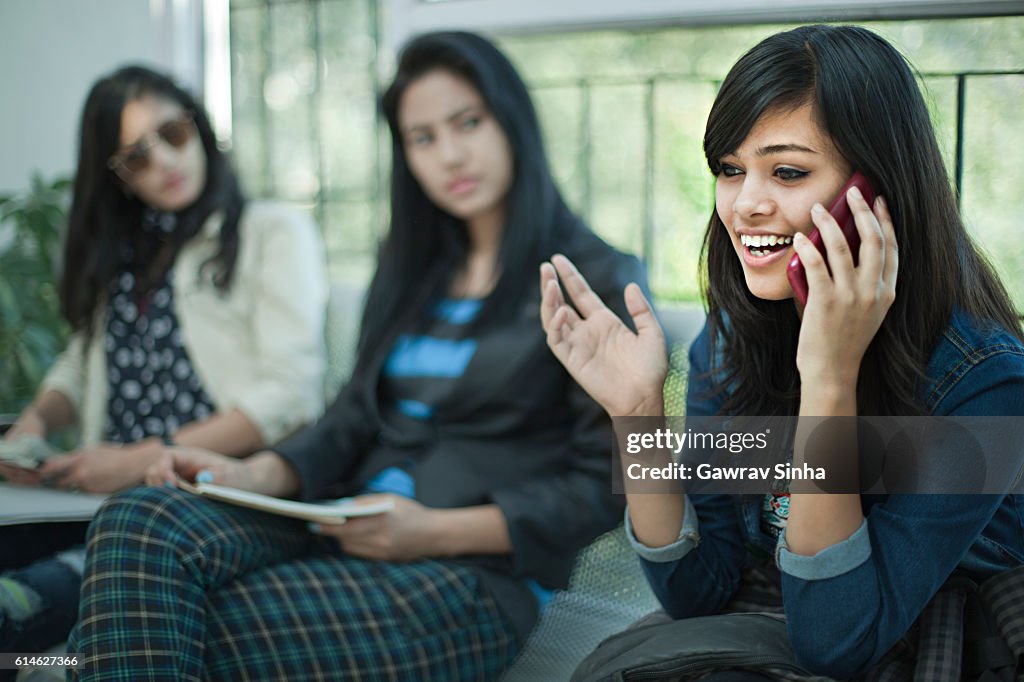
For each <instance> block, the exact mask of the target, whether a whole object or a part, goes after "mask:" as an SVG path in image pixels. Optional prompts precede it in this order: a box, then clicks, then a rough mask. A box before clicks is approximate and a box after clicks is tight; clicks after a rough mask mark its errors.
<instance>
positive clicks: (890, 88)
mask: <svg viewBox="0 0 1024 682" xmlns="http://www.w3.org/2000/svg"><path fill="white" fill-rule="evenodd" d="M704 149H705V153H706V156H707V161H708V165H709V167H710V169H711V172H712V173H713V174H714V176H715V178H716V195H715V199H716V201H715V210H714V212H713V213H712V215H711V218H710V220H709V223H708V227H707V232H706V234H705V240H704V252H703V265H704V267H706V272H705V275H706V278H707V279H706V282H707V285H706V290H705V295H706V299H707V306H708V319H707V324H706V326H705V328H704V330H703V331H702V332H701V333H700V335H699V336H698V338H697V339H696V341H695V342H694V344H693V346H692V347H691V349H690V369H689V384H688V389H687V391H688V392H687V405H686V408H687V415H688V416H689V415H695V416H705V415H793V416H805V415H806V416H824V417H827V416H857V415H920V414H930V415H943V416H945V415H950V416H967V415H1022V414H1024V344H1022V342H1021V332H1020V326H1019V322H1018V319H1017V316H1016V315H1015V313H1014V310H1013V307H1012V306H1011V304H1010V301H1009V299H1008V297H1007V294H1006V291H1005V290H1004V288H1003V286H1002V285H1001V284H1000V282H999V280H998V279H997V277H996V276H995V275H994V274H993V271H992V269H991V268H990V267H989V265H988V264H987V263H986V261H985V260H984V258H983V257H982V256H981V255H980V254H979V252H978V250H977V248H976V247H975V246H974V244H973V243H972V241H971V238H970V236H969V235H968V233H967V231H966V230H965V227H964V223H963V220H962V219H961V217H960V215H959V212H958V209H957V203H956V198H955V195H954V192H953V191H952V189H951V185H950V182H949V178H948V176H947V174H946V171H945V167H944V165H943V161H942V157H941V155H940V152H939V147H938V145H937V143H936V139H935V134H934V132H933V130H932V126H931V123H930V120H929V116H928V109H927V106H926V105H925V102H924V99H923V98H922V95H921V92H920V91H919V89H918V86H917V83H916V82H915V79H914V76H913V73H912V72H911V70H910V68H909V67H908V65H907V63H906V61H905V60H904V58H903V57H902V56H901V55H900V54H899V53H898V52H897V51H896V50H895V49H894V48H893V47H892V46H891V45H890V44H888V43H887V42H886V41H885V40H883V39H882V38H880V37H879V36H877V35H875V34H874V33H871V32H870V31H867V30H865V29H861V28H858V27H852V26H834V27H830V26H807V27H802V28H798V29H795V30H792V31H788V32H784V33H779V34H777V35H774V36H771V37H769V38H767V39H765V40H764V41H762V42H761V43H760V44H758V45H757V46H755V47H754V48H753V49H751V50H750V51H749V52H748V53H747V54H746V55H744V56H743V57H742V58H741V59H740V60H739V62H737V64H736V65H735V66H734V67H733V68H732V70H731V71H730V72H729V74H728V76H727V77H726V79H725V81H724V82H723V83H722V87H721V90H720V92H719V93H718V96H717V98H716V100H715V102H714V105H713V107H712V110H711V113H710V116H709V119H708V123H707V128H706V132H705V137H704ZM855 171H860V172H861V173H862V174H863V175H864V176H866V177H867V178H868V179H869V180H870V181H871V183H872V184H873V185H874V187H875V188H877V190H878V192H879V195H880V196H879V197H878V198H877V199H876V200H875V201H874V202H873V203H872V204H871V205H869V204H868V203H867V202H866V201H865V200H864V199H863V198H862V196H861V195H860V194H859V193H858V192H856V191H850V192H849V193H848V195H847V199H848V201H849V204H850V207H851V209H852V211H853V214H854V216H855V220H856V227H857V230H858V232H859V235H860V238H861V244H860V247H859V253H858V254H857V255H858V256H859V259H858V260H857V261H856V265H855V260H854V257H853V256H854V254H852V253H851V249H850V248H849V246H848V245H847V242H846V240H845V239H844V237H843V235H842V233H841V231H840V229H839V226H838V225H837V224H836V222H835V220H834V219H833V218H832V217H831V216H830V214H829V213H828V211H827V210H825V209H824V208H823V206H827V205H829V204H830V203H831V202H832V200H833V198H834V197H835V195H836V193H837V192H838V191H839V189H840V188H842V187H843V186H844V185H845V184H846V182H847V180H848V179H849V178H850V176H851V174H853V173H854V172H855ZM814 228H817V229H818V230H820V234H821V236H822V238H823V240H824V245H825V246H826V247H827V257H823V256H822V255H821V254H820V253H819V251H818V250H817V249H816V248H815V247H814V245H812V244H811V242H810V240H809V239H808V238H807V235H808V234H809V233H810V232H811V231H812V230H813V229H814ZM772 237H774V239H772ZM794 254H798V255H799V257H800V259H801V260H802V262H803V264H804V266H805V268H806V273H807V280H808V287H809V296H808V298H807V302H806V306H805V307H804V306H801V305H798V304H797V303H796V302H795V300H794V298H793V289H792V288H791V285H790V282H789V280H788V278H787V273H786V269H787V264H788V263H789V261H790V259H791V258H792V257H793V255H794ZM556 271H557V274H558V275H559V277H560V278H561V282H562V287H564V291H563V289H562V288H560V286H559V284H558V283H557V281H556V279H555V273H556ZM541 279H542V285H543V288H544V291H543V305H542V318H543V322H544V326H545V329H546V331H547V334H548V344H549V346H550V347H551V349H552V350H553V352H554V353H555V355H556V356H557V357H558V358H559V359H560V360H561V361H562V362H563V363H564V364H565V365H566V367H567V368H568V369H569V371H570V372H571V373H572V374H573V376H575V377H576V379H577V380H578V381H579V382H580V384H581V385H582V386H583V387H584V388H585V389H586V390H587V391H588V392H589V393H590V394H591V395H592V396H593V397H594V398H595V399H596V400H597V401H598V402H599V403H600V404H601V405H602V406H603V407H604V408H605V409H606V410H607V411H608V412H609V413H610V414H611V415H615V416H630V415H637V416H659V415H662V414H663V413H664V407H663V404H662V397H661V396H662V390H661V388H662V383H663V380H664V378H665V375H666V368H667V363H666V358H665V351H664V341H663V337H662V333H661V331H660V329H659V327H658V325H657V323H656V321H655V320H654V317H653V315H652V314H651V311H650V307H649V305H648V303H647V301H646V300H645V299H644V297H643V296H642V295H641V294H640V291H639V290H638V289H637V288H635V287H632V286H630V287H627V289H626V290H625V297H626V302H627V306H628V308H629V310H630V313H631V314H632V316H633V320H634V322H635V324H636V327H637V329H638V333H637V334H634V333H632V332H630V331H629V330H628V329H627V328H626V327H625V326H624V325H622V324H621V323H619V322H618V320H617V319H615V318H614V317H613V316H611V315H608V314H607V313H606V312H605V311H604V309H603V305H602V303H601V301H600V300H598V299H597V297H596V296H595V295H594V294H593V293H592V292H591V291H590V290H589V288H588V287H587V284H586V282H585V281H584V279H583V278H582V277H581V276H580V274H579V273H578V272H576V271H575V269H574V268H573V266H572V264H571V263H570V262H569V261H568V260H567V259H565V258H563V257H560V256H556V257H554V258H553V259H552V264H546V265H544V266H543V267H542V272H541ZM567 300H572V301H573V302H574V303H575V305H576V310H574V309H573V308H571V307H569V306H568V305H567ZM577 311H578V312H577ZM802 456H803V453H802V452H800V451H799V449H798V450H797V451H796V452H795V460H800V458H801V457H802ZM1007 456H1018V455H1007ZM771 502H772V500H771V499H765V496H728V495H686V494H683V493H678V494H677V493H665V494H630V495H628V512H627V524H628V529H629V533H630V536H631V540H632V542H633V543H634V545H635V547H636V549H637V551H638V552H639V554H640V557H641V559H642V563H643V566H644V568H645V570H646V572H647V574H648V577H649V580H650V583H651V585H652V587H653V589H654V591H655V593H656V594H657V595H658V597H659V599H660V601H661V603H662V604H663V606H664V607H665V609H666V610H667V611H668V613H669V614H670V615H671V616H673V617H674V618H688V617H693V616H706V615H711V614H717V613H721V612H722V611H723V610H724V609H725V608H726V605H727V604H728V603H729V602H730V600H731V599H733V597H734V596H735V595H736V592H737V590H738V588H739V586H740V580H741V572H742V570H743V569H744V567H745V566H749V565H750V564H751V563H754V562H757V561H759V560H758V559H757V558H756V557H757V556H761V557H767V558H768V559H764V558H762V559H760V561H762V562H765V561H767V562H770V561H771V558H773V557H774V558H775V561H776V562H777V566H778V569H779V573H780V575H781V577H780V580H781V597H782V605H783V607H784V611H785V617H786V624H787V628H788V639H789V642H790V644H791V646H792V650H793V652H794V654H795V658H796V660H797V661H798V662H799V663H800V664H802V666H803V667H804V668H806V669H807V670H809V671H813V672H815V673H819V674H826V675H830V676H835V677H848V676H851V675H854V674H859V673H862V672H864V671H865V670H868V669H870V668H871V667H872V665H873V664H875V663H876V662H877V661H878V660H879V659H880V658H881V657H882V656H883V655H885V654H886V652H887V651H889V650H890V648H892V647H893V645H894V644H895V643H896V642H897V640H899V639H900V638H901V637H903V636H904V635H905V634H906V633H907V631H908V629H909V628H910V627H911V625H912V624H913V623H914V621H915V619H917V618H918V616H919V615H920V614H921V613H922V611H923V609H924V608H925V606H926V604H927V603H928V602H929V600H930V599H931V598H932V597H933V595H935V593H936V591H937V590H938V589H939V588H940V586H942V584H943V583H944V581H945V580H946V579H947V578H948V577H949V576H950V575H951V573H953V571H954V570H955V569H960V570H961V571H964V572H965V573H967V574H968V575H970V576H972V577H974V578H975V579H978V580H981V579H984V578H986V577H988V576H991V575H993V574H995V573H998V572H1001V571H1002V570H1004V569H1006V568H1010V567H1013V566H1016V565H1019V564H1021V563H1022V560H1024V531H1022V518H1024V499H1022V497H1021V496H1016V495H1005V496H1000V495H898V494H893V495H889V496H867V495H864V496H861V495H858V494H830V495H812V494H796V493H794V494H793V495H792V497H791V498H790V499H789V510H788V518H786V515H785V514H784V513H779V507H778V505H772V504H771ZM783 509H784V506H783ZM729 674H732V673H729ZM756 679H761V678H756Z"/></svg>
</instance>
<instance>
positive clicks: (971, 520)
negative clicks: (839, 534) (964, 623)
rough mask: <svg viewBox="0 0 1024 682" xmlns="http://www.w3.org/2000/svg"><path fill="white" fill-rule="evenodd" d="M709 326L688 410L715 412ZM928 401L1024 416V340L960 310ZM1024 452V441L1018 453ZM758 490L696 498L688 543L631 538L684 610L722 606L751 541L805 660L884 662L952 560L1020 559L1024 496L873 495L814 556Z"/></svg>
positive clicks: (952, 409)
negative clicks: (767, 563) (764, 557)
mask: <svg viewBox="0 0 1024 682" xmlns="http://www.w3.org/2000/svg"><path fill="white" fill-rule="evenodd" d="M711 352H712V350H711V347H710V341H709V333H708V329H707V327H705V328H704V330H703V331H702V332H701V333H700V335H699V336H698V337H697V339H696V340H695V341H694V343H693V345H692V346H691V348H690V384H689V386H688V391H687V414H688V415H713V414H716V413H717V411H718V409H719V407H720V405H721V400H722V399H721V397H720V396H719V397H716V398H710V399H709V398H708V397H707V396H708V390H707V389H708V388H709V386H710V385H711V382H710V380H709V379H708V378H707V375H708V372H707V370H708V368H709V366H710V359H711ZM927 377H928V381H927V382H924V383H923V384H922V386H921V387H920V393H921V395H922V400H923V401H924V404H925V405H926V407H927V409H928V410H929V411H930V412H931V414H933V415H936V416H980V415H985V416H1019V415H1024V346H1022V345H1021V343H1020V342H1019V341H1018V340H1017V339H1016V338H1015V337H1014V336H1012V335H1011V334H1010V333H1008V332H1007V331H1006V330H1004V329H1001V328H996V329H993V328H991V327H985V326H983V325H981V324H979V323H978V322H977V321H976V320H974V319H972V318H971V317H969V316H968V315H966V314H965V313H963V312H961V311H956V312H954V314H953V316H952V319H951V322H950V325H949V327H948V328H947V329H946V331H945V333H944V334H943V336H942V339H941V340H940V342H939V343H938V345H937V346H936V348H935V349H934V351H933V353H932V356H931V359H930V361H929V363H928V371H927ZM1014 457H1016V458H1017V459H1019V460H1021V462H1024V448H1022V449H1021V452H1018V453H1014ZM761 502H762V497H761V496H757V495H754V496H735V495H689V496H687V498H686V512H685V518H684V524H683V528H682V530H681V532H680V535H679V539H678V540H677V541H676V542H674V543H672V544H670V545H667V546H664V547H657V548H650V547H646V546H644V545H642V544H641V543H640V542H639V541H637V540H636V538H635V536H634V535H633V532H632V528H631V527H630V523H629V514H628V512H627V514H626V527H627V533H628V535H629V538H630V541H631V542H632V544H633V546H634V548H635V549H636V550H637V552H638V554H639V555H640V557H641V563H642V564H643V567H644V570H645V572H646V574H647V577H648V580H649V582H650V584H651V587H652V588H653V590H654V592H655V594H656V595H657V596H658V599H659V600H660V602H661V604H662V605H663V606H664V607H665V609H666V610H667V611H668V612H669V614H671V615H672V616H673V617H675V618H686V617H690V616H702V615H710V614H714V613H717V612H719V611H720V610H721V609H722V608H723V607H724V606H725V605H726V603H727V602H728V601H729V600H730V599H731V598H732V596H733V595H734V594H735V592H736V590H737V588H738V586H739V582H740V572H741V569H742V568H743V566H744V563H745V562H748V561H750V560H751V557H750V553H749V552H748V547H756V548H759V549H761V550H763V551H764V552H765V553H766V554H768V555H771V554H774V555H775V557H776V562H777V564H778V567H779V569H780V572H781V575H782V595H783V603H784V606H785V612H786V618H787V623H788V627H789V637H790V642H791V644H792V646H793V650H794V652H795V654H796V657H797V659H798V660H799V661H800V663H801V664H803V665H804V666H805V667H807V668H808V669H810V670H812V671H814V672H816V673H819V674H824V675H829V676H832V677H840V678H843V677H849V676H852V675H855V674H858V673H861V672H863V671H864V670H866V669H867V668H869V667H870V666H871V665H872V664H873V663H875V662H877V661H878V660H879V659H880V658H881V657H882V656H883V655H884V654H885V653H886V652H887V651H888V650H889V649H890V648H891V647H892V646H893V645H894V644H895V643H896V642H897V641H898V640H899V639H900V638H901V637H902V636H903V635H904V634H906V632H907V630H908V629H909V628H910V626H911V625H912V624H913V622H914V621H915V620H916V619H917V617H918V616H919V615H920V613H921V612H922V611H923V609H924V607H925V605H926V604H927V603H928V601H929V600H930V599H931V598H932V596H933V595H934V594H935V593H936V592H937V591H938V589H939V588H940V587H941V586H942V584H943V583H944V582H945V581H946V579H947V578H948V577H949V576H950V575H951V573H952V572H953V571H954V569H959V570H960V571H962V572H964V573H966V574H968V575H970V576H971V577H973V578H975V579H977V580H982V579H984V578H986V577H988V576H991V575H993V574H995V573H997V572H1000V571H1002V570H1004V569H1006V568H1010V567H1013V566H1018V565H1021V564H1022V563H1024V495H1006V496H1000V495H863V496H862V499H861V506H862V508H863V511H864V516H865V519H864V522H863V523H862V524H861V526H860V528H859V529H858V530H857V531H855V532H854V533H853V535H851V536H850V537H849V538H848V539H846V540H844V541H842V542H839V543H837V544H835V545H833V546H831V547H828V548H826V549H824V550H822V551H821V552H819V553H818V554H816V555H814V556H802V555H797V554H794V553H792V552H790V551H789V550H788V549H787V547H786V542H785V532H783V533H782V535H781V536H780V537H779V539H778V540H777V541H776V539H775V538H774V537H772V536H770V535H768V534H766V533H765V532H763V531H762V530H761V525H760V507H761Z"/></svg>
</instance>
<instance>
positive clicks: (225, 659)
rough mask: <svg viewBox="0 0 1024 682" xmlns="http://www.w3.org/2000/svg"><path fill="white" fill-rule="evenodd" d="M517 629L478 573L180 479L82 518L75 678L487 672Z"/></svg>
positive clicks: (457, 676)
mask: <svg viewBox="0 0 1024 682" xmlns="http://www.w3.org/2000/svg"><path fill="white" fill-rule="evenodd" d="M517 648H518V643H517V641H516V636H515V634H514V630H513V626H512V625H511V623H510V622H509V621H508V620H507V619H506V618H505V617H504V615H503V614H502V613H501V612H500V610H499V608H498V606H497V604H496V603H495V601H494V599H493V598H492V597H491V596H490V594H489V592H487V591H486V589H485V588H484V587H483V586H482V584H481V582H480V580H479V578H478V576H477V574H476V573H475V572H474V571H472V570H471V569H469V568H466V567H464V566H460V565H457V564H454V563H450V562H445V561H434V560H424V561H414V562H409V563H388V562H380V561H370V560H364V559H359V558H355V557H350V556H345V555H344V554H343V553H342V552H341V551H340V550H339V549H337V545H336V543H334V542H333V541H331V540H328V539H325V538H321V537H318V536H315V535H313V534H311V533H309V532H307V531H306V529H305V524H304V522H300V521H295V520H291V519H286V518H283V517H279V516H275V515H271V514H266V513H263V512H258V511H254V510H250V509H245V508H242V507H236V506H232V505H228V504H223V503H219V502H216V501H212V500H207V499H204V498H201V497H198V496H194V495H191V494H189V493H186V492H183V491H180V490H177V489H173V488H155V487H148V488H146V487H144V488H136V489H134V490H131V491H127V492H125V493H121V494H119V495H116V496H114V497H112V498H110V499H109V500H108V501H107V502H106V503H105V504H104V506H103V507H102V508H101V509H100V512H99V514H98V515H97V516H96V518H95V519H94V521H93V523H92V525H91V526H90V528H89V537H88V558H87V560H86V568H85V574H84V576H83V581H82V594H81V602H80V608H79V619H78V623H77V625H76V626H75V628H74V630H73V631H72V634H71V639H70V641H69V648H68V651H71V652H76V653H80V654H82V656H83V659H84V661H85V667H84V669H82V670H77V671H70V672H69V679H72V680H124V681H126V682H127V681H131V682H137V681H141V680H338V679H344V680H372V681H376V680H389V681H403V682H404V681H406V680H487V679H494V678H497V677H498V676H499V675H500V674H501V672H502V671H503V670H504V668H505V667H507V666H508V665H509V664H510V663H511V661H512V659H513V658H514V657H515V655H516V653H517Z"/></svg>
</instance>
